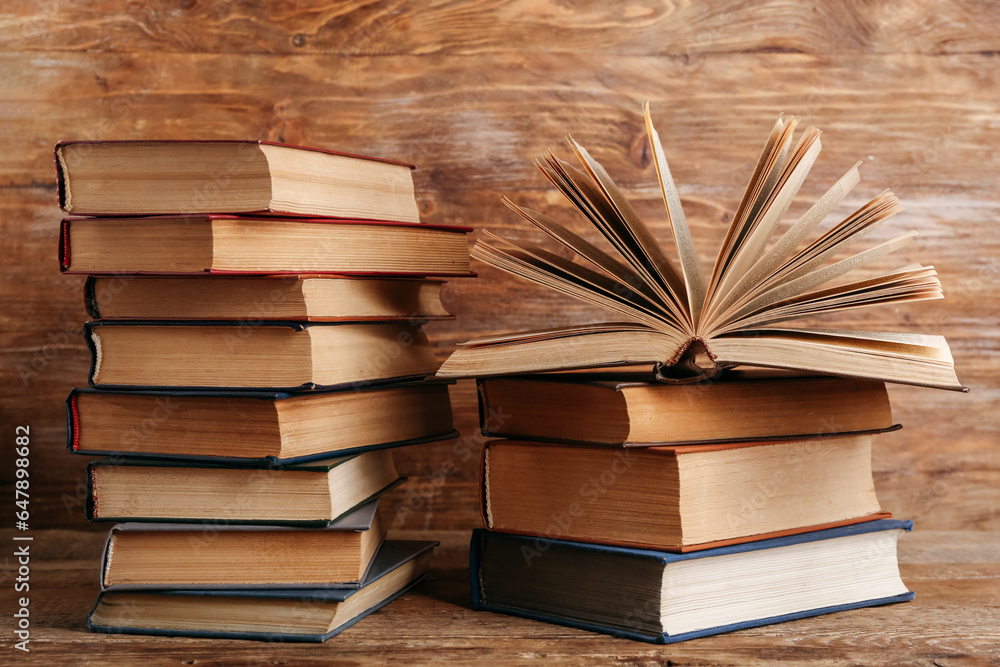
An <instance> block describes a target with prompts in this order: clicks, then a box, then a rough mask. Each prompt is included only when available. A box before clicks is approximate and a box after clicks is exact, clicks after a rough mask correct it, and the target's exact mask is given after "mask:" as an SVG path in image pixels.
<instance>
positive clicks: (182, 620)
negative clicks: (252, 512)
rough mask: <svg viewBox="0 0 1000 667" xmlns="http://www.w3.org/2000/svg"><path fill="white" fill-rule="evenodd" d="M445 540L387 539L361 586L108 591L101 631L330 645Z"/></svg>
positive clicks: (413, 575)
mask: <svg viewBox="0 0 1000 667" xmlns="http://www.w3.org/2000/svg"><path fill="white" fill-rule="evenodd" d="M436 545H437V542H414V541H403V540H386V541H385V542H384V543H383V545H382V548H381V549H380V550H379V553H378V555H377V556H376V557H375V561H374V563H373V564H372V567H371V568H370V569H369V571H368V574H367V576H366V577H365V579H364V581H363V582H362V583H361V586H359V587H358V588H340V589H336V588H321V589H316V588H314V589H276V590H264V589H259V588H258V589H246V590H223V589H194V590H192V589H188V590H178V589H172V590H157V589H142V590H121V589H118V590H116V589H109V590H105V591H102V592H101V594H100V596H99V597H98V598H97V602H96V604H95V605H94V608H93V609H92V610H91V611H90V614H89V615H88V616H87V627H88V628H89V629H90V630H93V631H95V632H109V633H128V634H144V635H166V636H181V637H206V638H219V639H256V640H263V641H269V642H322V641H325V640H327V639H329V638H330V637H332V636H334V635H336V634H337V633H339V632H341V631H343V630H346V629H347V628H349V627H351V626H352V625H354V624H355V623H356V622H358V621H359V620H361V619H362V618H364V617H365V616H367V615H369V614H371V613H372V612H375V611H377V610H378V609H380V608H381V607H383V606H384V605H386V604H388V603H389V602H391V601H392V600H394V599H396V598H397V597H399V596H400V595H402V594H403V593H404V592H405V591H407V590H408V589H409V588H411V587H412V586H413V585H414V584H416V583H417V582H419V581H420V580H421V579H422V578H423V577H424V575H425V574H426V573H427V570H428V568H429V567H430V562H431V555H432V551H433V548H434V547H435V546H436Z"/></svg>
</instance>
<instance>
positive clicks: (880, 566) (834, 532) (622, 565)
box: [470, 520, 914, 644]
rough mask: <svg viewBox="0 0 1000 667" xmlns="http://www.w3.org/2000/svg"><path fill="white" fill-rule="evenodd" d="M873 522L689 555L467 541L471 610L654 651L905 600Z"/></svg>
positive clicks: (880, 525) (496, 539)
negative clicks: (610, 637) (637, 644)
mask: <svg viewBox="0 0 1000 667" xmlns="http://www.w3.org/2000/svg"><path fill="white" fill-rule="evenodd" d="M912 526H913V524H912V522H909V521H893V520H880V521H871V522H867V523H861V524H856V525H851V526H844V527H841V528H833V529H829V530H822V531H816V532H809V533H802V534H799V535H794V536H789V537H781V538H775V539H769V540H764V541H757V542H748V543H745V544H739V545H732V546H726V547H720V548H716V549H710V550H707V551H699V552H696V553H690V554H672V553H667V552H662V551H649V550H641V549H627V548H620V547H612V546H603V545H595V544H586V543H581V542H567V541H561V540H545V539H537V538H534V537H529V536H519V535H504V534H500V533H492V532H489V531H486V530H482V529H477V530H475V531H473V535H472V545H471V556H470V557H471V562H470V575H471V585H472V605H473V608H474V609H477V610H485V611H495V612H500V613H505V614H511V615H514V616H523V617H525V618H531V619H535V620H538V621H546V622H549V623H557V624H559V625H567V626H570V627H575V628H581V629H583V630H590V631H592V632H602V633H605V634H610V635H614V636H616V637H625V638H629V639H637V640H641V641H647V642H653V643H658V644H670V643H674V642H679V641H684V640H687V639H694V638H697V637H704V636H707V635H714V634H719V633H723V632H731V631H734V630H741V629H744V628H751V627H756V626H760V625H770V624H772V623H781V622H784V621H793V620H796V619H800V618H806V617H809V616H817V615H820V614H827V613H832V612H836V611H843V610H847V609H854V608H858V607H870V606H875V605H882V604H888V603H892V602H904V601H907V600H911V599H913V596H914V594H913V593H912V592H911V591H909V590H908V589H907V587H906V585H905V584H904V583H903V581H902V579H901V578H900V575H899V566H898V563H897V558H896V541H897V539H898V538H899V536H900V535H901V534H902V533H903V532H905V531H909V530H910V529H911V528H912Z"/></svg>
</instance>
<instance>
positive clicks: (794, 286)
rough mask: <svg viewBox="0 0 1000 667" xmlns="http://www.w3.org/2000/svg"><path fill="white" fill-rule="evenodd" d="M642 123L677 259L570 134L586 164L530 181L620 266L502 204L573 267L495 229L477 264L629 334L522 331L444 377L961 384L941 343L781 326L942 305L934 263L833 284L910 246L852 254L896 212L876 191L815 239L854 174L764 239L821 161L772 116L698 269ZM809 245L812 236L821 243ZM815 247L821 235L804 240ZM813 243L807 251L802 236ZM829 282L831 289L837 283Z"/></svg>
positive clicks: (472, 348) (475, 351) (477, 252)
mask: <svg viewBox="0 0 1000 667" xmlns="http://www.w3.org/2000/svg"><path fill="white" fill-rule="evenodd" d="M644 110H645V117H646V128H647V132H648V135H649V141H650V148H651V150H652V154H653V162H654V164H655V165H656V171H657V175H658V176H659V181H660V186H661V190H662V194H663V201H664V204H665V205H666V213H667V219H668V221H669V223H670V228H671V230H672V232H673V238H674V244H675V247H676V254H677V257H678V259H679V264H678V262H676V261H674V260H672V259H671V258H670V257H668V256H667V253H666V252H665V251H664V249H663V248H662V247H661V246H660V245H659V244H658V242H657V240H656V239H655V238H654V236H653V234H652V232H651V231H650V228H649V227H647V226H646V224H645V223H644V222H643V221H642V220H641V219H640V218H639V216H638V214H637V213H636V211H635V209H634V208H633V207H632V206H631V205H630V204H629V202H628V200H627V199H626V198H625V197H624V195H623V194H622V191H621V190H620V189H619V188H618V187H617V186H616V185H615V183H614V182H613V181H612V179H611V177H610V176H609V175H608V173H607V171H605V169H604V168H603V167H602V166H601V165H600V164H599V163H598V162H597V161H596V160H594V159H593V158H592V157H591V156H590V154H589V153H588V152H587V150H586V149H585V148H584V147H583V146H580V145H579V144H578V143H576V142H575V141H574V140H573V139H572V138H569V139H568V141H569V144H570V147H571V148H572V149H573V152H574V153H575V154H576V157H577V158H578V160H579V163H580V167H579V168H578V167H576V166H574V165H572V164H570V163H569V162H566V161H564V160H561V159H559V158H558V157H556V156H555V154H553V153H552V152H549V153H547V154H546V155H545V156H544V157H543V158H541V159H539V160H538V161H536V165H537V166H538V168H539V170H541V172H542V173H543V174H544V175H545V177H546V178H547V179H548V180H549V181H550V182H551V183H552V185H554V186H555V187H556V188H558V189H559V191H560V192H562V193H563V195H565V196H566V198H567V199H568V200H569V201H570V202H571V203H572V204H573V205H574V207H575V208H576V209H577V210H579V211H580V213H581V214H582V215H583V216H584V217H585V218H586V219H587V220H588V221H589V222H590V223H591V224H592V225H594V227H596V228H597V229H598V230H599V232H600V234H601V235H602V236H603V237H604V238H605V239H606V240H607V241H608V243H609V244H610V246H611V247H612V248H613V249H614V251H615V252H616V254H617V256H614V255H612V254H611V253H609V252H607V251H606V250H604V249H602V248H600V247H598V246H597V245H595V244H593V243H591V242H590V241H588V240H586V239H585V238H584V237H583V236H580V235H578V234H577V233H575V232H573V231H571V230H570V229H568V228H567V227H565V226H563V225H562V224H560V223H559V222H556V221H555V220H553V219H552V218H550V217H548V216H547V215H545V214H543V213H540V212H538V211H534V210H531V209H527V208H524V207H521V206H518V205H517V204H515V203H513V202H512V201H510V200H508V199H506V198H505V199H504V203H505V204H506V205H507V206H508V207H510V208H511V209H512V210H513V211H514V212H516V213H517V214H518V215H520V216H521V217H522V218H524V219H525V220H526V221H528V222H529V223H531V224H532V225H534V226H535V227H537V228H538V229H541V230H542V231H544V232H545V233H546V234H547V235H548V236H550V237H551V238H552V239H554V241H555V242H557V243H558V244H560V245H561V246H563V248H565V249H568V250H570V251H572V253H574V254H575V255H576V256H578V257H579V258H580V260H581V261H579V262H577V261H571V260H569V259H566V258H565V257H564V256H562V255H560V254H558V253H557V252H555V251H552V250H546V249H544V248H541V247H539V246H536V245H532V244H528V243H523V242H519V241H514V240H509V239H502V238H500V237H498V236H495V235H493V234H491V233H489V232H483V234H482V237H481V238H480V240H479V242H478V243H477V244H476V246H475V248H474V249H473V251H472V256H473V257H475V258H476V259H479V260H481V261H483V262H486V263H487V264H490V265H491V266H495V267H497V268H499V269H502V270H504V271H507V272H508V273H512V274H513V275H515V276H518V277H520V278H523V279H526V280H529V281H532V282H535V283H537V284H540V285H544V286H546V287H548V288H550V289H553V290H556V291H557V292H560V293H562V294H566V295H568V296H571V297H574V298H577V299H580V300H581V301H585V302H587V303H589V304H593V305H597V306H600V307H603V308H606V309H607V310H609V311H612V312H613V313H614V314H615V316H616V319H623V320H625V322H622V323H605V324H592V325H585V326H577V327H568V328H561V329H550V330H544V331H531V332H520V333H514V334H510V335H502V336H491V337H488V338H481V339H477V340H472V341H469V342H467V343H465V344H463V345H460V347H459V349H458V350H457V351H456V352H455V353H454V354H453V355H452V356H451V358H450V359H448V360H447V361H446V362H445V364H444V365H443V366H442V367H441V370H440V372H439V375H442V376H446V377H466V376H487V375H503V374H508V373H525V372H535V371H544V370H564V369H570V368H591V367H598V366H606V365H620V364H646V363H654V364H658V368H659V372H658V377H659V379H661V380H681V381H683V380H688V379H691V378H698V377H704V376H710V375H713V374H715V373H717V372H719V371H720V370H722V369H724V368H727V367H730V366H733V365H737V364H744V365H754V366H765V367H773V368H790V369H796V370H806V371H809V372H815V373H823V374H830V375H842V376H852V377H861V378H868V379H874V380H884V381H890V382H900V383H906V384H917V385H924V386H932V387H940V388H946V389H959V390H962V389H963V387H962V386H961V384H960V383H959V381H958V378H957V376H956V374H955V370H954V364H953V361H952V357H951V353H950V351H949V349H948V344H947V342H946V341H945V340H944V338H943V337H941V336H929V335H921V334H913V333H885V332H868V331H850V330H840V329H809V328H788V327H786V326H785V324H784V323H786V322H789V321H791V320H796V319H800V318H804V317H810V316H814V315H822V314H827V313H835V312H840V311H846V310H851V309H855V308H865V307H868V306H874V305H879V304H900V303H904V302H909V301H920V300H925V299H940V298H943V292H942V290H941V283H940V282H939V280H938V277H937V273H936V272H935V270H934V268H933V267H932V266H923V265H920V264H910V265H907V266H902V267H898V268H894V269H892V270H890V271H887V272H884V273H881V274H877V275H875V276H874V277H871V274H870V273H868V274H867V277H865V278H863V279H855V280H851V279H842V277H843V276H845V275H847V274H848V273H850V272H852V271H854V270H856V269H860V268H862V267H864V266H866V265H868V264H871V263H872V262H875V261H876V260H879V259H881V258H882V257H883V256H884V255H887V254H888V253H890V252H892V251H894V250H896V249H898V248H901V247H903V246H904V245H906V244H907V243H909V242H910V241H912V239H913V237H914V236H915V235H916V232H915V231H911V232H909V233H906V234H903V235H901V236H899V237H897V238H894V239H892V240H889V241H886V242H883V243H880V244H877V245H876V246H874V247H871V248H868V249H865V250H861V251H857V249H856V248H854V249H853V250H850V249H852V248H853V247H854V246H855V245H856V244H857V243H858V242H859V241H861V240H862V239H863V238H865V236H867V235H868V234H869V233H870V232H871V231H872V229H873V228H874V227H875V226H876V225H878V224H879V223H881V222H884V221H885V220H887V219H889V218H890V217H892V216H893V215H895V214H896V213H897V212H899V211H900V210H902V207H901V206H900V204H899V202H898V201H897V199H896V197H895V195H893V194H892V193H891V192H890V191H888V190H885V191H883V192H881V193H880V194H878V195H877V196H875V197H874V198H873V199H871V200H870V201H868V202H867V203H865V204H863V205H862V206H861V207H860V208H858V209H857V210H856V211H854V212H853V213H851V214H850V215H849V216H847V217H846V218H845V219H843V220H842V221H840V222H839V223H837V224H836V225H834V226H833V227H832V228H831V229H829V231H826V232H825V233H822V234H810V232H812V231H813V230H814V229H816V228H817V226H818V225H819V224H820V223H821V222H822V221H823V220H824V218H826V217H827V215H828V214H830V213H831V212H832V211H833V209H834V208H835V207H836V206H837V204H839V203H840V202H841V200H843V199H844V197H845V196H846V195H847V194H848V192H850V191H851V189H852V188H853V187H854V186H855V185H857V183H858V182H859V180H860V175H859V172H858V165H859V164H860V163H857V164H855V165H854V166H852V167H851V168H850V169H849V170H848V171H847V173H846V174H845V175H844V176H843V177H842V178H841V179H840V180H839V181H837V182H836V183H835V184H834V185H833V187H831V188H830V189H829V190H828V191H827V192H826V194H824V195H823V196H822V197H820V199H819V200H818V201H817V202H816V203H815V204H814V205H813V206H812V207H811V208H809V209H808V210H807V211H806V212H805V213H804V214H803V215H802V216H801V217H800V218H799V219H798V220H797V221H795V222H794V223H792V224H790V225H784V226H783V228H784V229H785V231H784V233H782V234H780V235H778V238H777V240H774V241H773V242H772V236H775V231H776V229H777V228H778V227H779V223H781V221H782V218H783V216H784V214H785V212H786V211H787V210H788V208H789V206H790V205H791V203H792V201H793V199H794V198H795V195H796V193H797V192H798V190H799V188H800V187H801V185H802V183H803V181H804V180H805V177H806V174H807V173H808V172H809V169H810V168H811V167H812V165H813V163H814V162H815V160H816V158H817V156H818V155H819V151H820V140H819V137H820V132H819V130H817V129H815V128H808V129H807V130H805V132H804V133H802V135H801V136H800V137H799V139H798V141H794V142H793V132H794V130H795V127H796V124H797V121H796V120H795V119H794V118H785V117H780V118H778V120H777V121H776V122H775V124H774V127H773V128H772V129H771V133H770V135H769V136H768V139H767V142H766V143H765V145H764V149H763V151H762V152H761V155H760V158H759V159H758V161H757V165H756V167H755V169H754V172H753V176H752V177H751V179H750V183H749V185H748V186H747V189H746V192H745V193H744V195H743V198H742V200H741V201H740V204H739V206H738V208H737V211H736V213H735V215H734V216H733V220H732V223H731V224H730V226H729V230H728V232H727V233H726V236H725V239H724V241H723V243H722V247H721V248H720V249H719V253H718V256H717V257H716V260H715V264H714V266H713V268H712V271H711V274H710V275H705V274H704V273H703V272H702V267H701V265H700V263H699V260H698V254H697V252H696V251H695V248H694V243H693V239H692V235H691V232H690V230H689V228H688V225H687V221H686V218H685V216H684V211H683V210H682V208H681V202H680V197H679V195H678V193H677V188H676V187H675V185H674V181H673V178H672V177H671V175H670V169H669V167H668V166H667V161H666V158H665V156H664V151H663V146H662V145H661V143H660V139H659V136H658V135H657V133H656V129H655V128H654V127H653V123H652V120H651V118H650V114H649V105H648V103H647V104H646V105H645V108H644ZM817 236H818V237H817ZM813 237H817V238H813ZM809 239H812V240H809ZM831 285H832V286H831Z"/></svg>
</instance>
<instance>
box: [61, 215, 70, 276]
mask: <svg viewBox="0 0 1000 667" xmlns="http://www.w3.org/2000/svg"><path fill="white" fill-rule="evenodd" d="M60 205H61V204H60ZM69 262H70V252H69V220H63V221H62V222H61V223H59V272H60V273H65V272H66V271H67V270H68V269H69Z"/></svg>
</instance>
